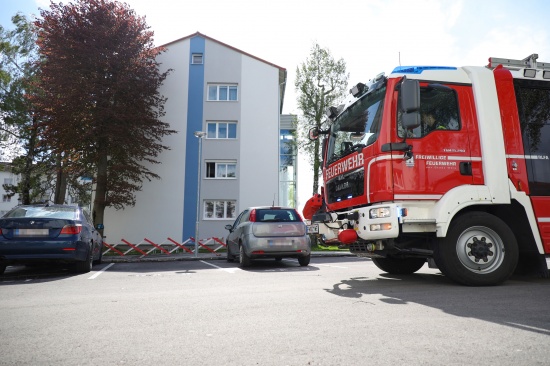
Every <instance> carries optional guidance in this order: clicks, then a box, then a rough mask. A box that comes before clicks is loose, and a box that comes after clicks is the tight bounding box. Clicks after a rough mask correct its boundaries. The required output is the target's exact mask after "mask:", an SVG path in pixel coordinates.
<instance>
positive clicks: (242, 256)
mask: <svg viewBox="0 0 550 366" xmlns="http://www.w3.org/2000/svg"><path fill="white" fill-rule="evenodd" d="M250 262H251V260H250V257H249V256H248V255H246V253H245V251H244V247H243V246H242V244H241V245H239V264H240V265H241V268H245V267H248V266H250Z"/></svg>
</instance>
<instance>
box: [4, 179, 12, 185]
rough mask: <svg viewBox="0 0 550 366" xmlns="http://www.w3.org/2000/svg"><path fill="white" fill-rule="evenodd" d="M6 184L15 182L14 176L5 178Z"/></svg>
mask: <svg viewBox="0 0 550 366" xmlns="http://www.w3.org/2000/svg"><path fill="white" fill-rule="evenodd" d="M4 184H8V185H11V184H13V179H12V178H4Z"/></svg>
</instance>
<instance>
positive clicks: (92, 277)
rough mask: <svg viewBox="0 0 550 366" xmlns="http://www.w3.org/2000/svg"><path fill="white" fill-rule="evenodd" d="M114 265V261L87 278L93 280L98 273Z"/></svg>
mask: <svg viewBox="0 0 550 366" xmlns="http://www.w3.org/2000/svg"><path fill="white" fill-rule="evenodd" d="M114 265H115V264H114V263H111V264H109V265H108V266H107V267H105V268H103V269H102V270H101V271H98V272H96V273H94V274H93V275H92V276H90V277H88V279H89V280H93V279H94V278H96V277H97V276H99V275H100V274H102V273H103V272H105V271H106V270H108V269H109V268H111V267H112V266H114Z"/></svg>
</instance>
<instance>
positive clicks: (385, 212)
mask: <svg viewBox="0 0 550 366" xmlns="http://www.w3.org/2000/svg"><path fill="white" fill-rule="evenodd" d="M369 216H370V218H371V219H381V218H384V217H390V216H391V211H390V208H389V207H379V208H373V209H371V210H370V211H369Z"/></svg>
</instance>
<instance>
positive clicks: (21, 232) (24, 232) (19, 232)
mask: <svg viewBox="0 0 550 366" xmlns="http://www.w3.org/2000/svg"><path fill="white" fill-rule="evenodd" d="M49 233H50V231H49V229H15V236H45V235H48V234H49Z"/></svg>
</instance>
